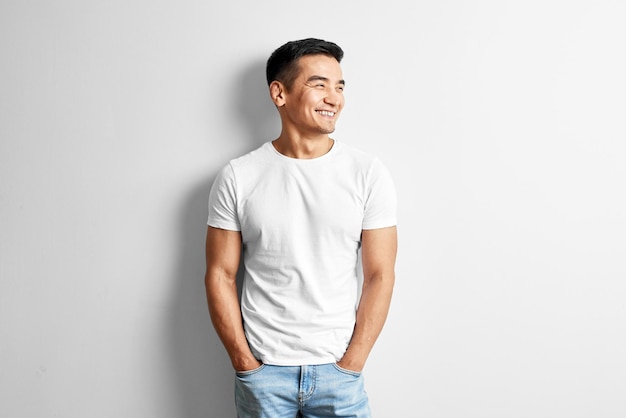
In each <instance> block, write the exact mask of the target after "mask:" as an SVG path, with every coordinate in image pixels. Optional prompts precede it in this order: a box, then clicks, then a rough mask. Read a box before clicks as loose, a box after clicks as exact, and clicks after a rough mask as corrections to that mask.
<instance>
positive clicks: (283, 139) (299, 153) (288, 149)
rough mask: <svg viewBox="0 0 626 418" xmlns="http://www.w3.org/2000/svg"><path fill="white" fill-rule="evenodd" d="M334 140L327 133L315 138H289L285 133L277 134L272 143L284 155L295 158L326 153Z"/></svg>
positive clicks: (311, 156)
mask: <svg viewBox="0 0 626 418" xmlns="http://www.w3.org/2000/svg"><path fill="white" fill-rule="evenodd" d="M334 143H335V141H334V140H333V139H332V138H330V137H329V136H328V135H323V136H321V137H317V138H310V139H304V138H290V137H287V136H285V135H282V134H281V136H279V137H278V138H277V139H275V140H274V141H272V145H274V148H275V149H276V151H278V152H279V153H281V154H283V155H284V156H286V157H290V158H297V159H312V158H317V157H321V156H322V155H324V154H327V153H328V152H329V151H330V149H331V148H332V147H333V144H334Z"/></svg>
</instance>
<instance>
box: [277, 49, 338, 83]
mask: <svg viewBox="0 0 626 418" xmlns="http://www.w3.org/2000/svg"><path fill="white" fill-rule="evenodd" d="M317 54H320V55H327V56H329V57H333V58H335V59H336V60H337V62H341V60H342V58H343V50H342V49H341V48H340V47H339V45H337V44H335V43H333V42H328V41H324V40H322V39H316V38H306V39H300V40H297V41H290V42H287V43H286V44H284V45H282V46H281V47H279V48H278V49H276V50H275V51H274V52H272V55H270V57H269V59H268V60H267V66H266V68H265V77H266V78H267V85H268V86H269V85H270V84H272V81H274V80H277V81H280V82H282V83H283V84H284V85H285V88H286V89H289V88H291V86H292V84H293V81H294V80H295V79H296V76H297V74H298V59H300V58H302V57H303V56H305V55H317Z"/></svg>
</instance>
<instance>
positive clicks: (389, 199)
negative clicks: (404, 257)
mask: <svg viewBox="0 0 626 418" xmlns="http://www.w3.org/2000/svg"><path fill="white" fill-rule="evenodd" d="M366 196H367V198H366V200H365V216H364V217H363V229H378V228H387V227H391V226H395V225H396V223H397V219H396V205H397V196H396V188H395V184H394V182H393V179H392V177H391V174H390V173H389V171H388V170H387V168H386V167H385V166H384V165H383V163H382V162H380V160H378V159H375V160H374V161H373V163H372V166H371V167H370V170H369V173H368V176H367V194H366Z"/></svg>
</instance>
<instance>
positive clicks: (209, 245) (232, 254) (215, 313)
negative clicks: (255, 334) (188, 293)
mask: <svg viewBox="0 0 626 418" xmlns="http://www.w3.org/2000/svg"><path fill="white" fill-rule="evenodd" d="M240 257H241V233H240V232H238V231H227V230H224V229H218V228H213V227H208V230H207V238H206V264H207V270H206V276H205V278H204V282H205V285H206V295H207V301H208V304H209V313H210V315H211V321H212V322H213V326H214V327H215V331H216V332H217V335H218V336H219V337H220V339H221V340H222V343H223V344H224V347H225V348H226V351H227V352H228V355H229V356H230V361H231V362H232V364H233V367H234V368H235V370H237V371H245V370H252V369H254V368H256V367H259V366H260V365H261V364H260V363H259V361H258V360H257V359H256V358H254V355H253V354H252V351H250V347H249V346H248V341H247V340H246V336H245V334H244V331H243V323H242V319H241V308H240V306H239V299H238V297H237V269H238V268H239V259H240Z"/></svg>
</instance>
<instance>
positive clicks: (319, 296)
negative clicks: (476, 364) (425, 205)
mask: <svg viewBox="0 0 626 418" xmlns="http://www.w3.org/2000/svg"><path fill="white" fill-rule="evenodd" d="M342 58H343V51H342V49H341V48H340V47H339V46H337V45H336V44H334V43H332V42H327V41H324V40H320V39H312V38H309V39H302V40H298V41H291V42H287V43H286V44H284V45H283V46H281V47H280V48H278V49H277V50H275V51H274V52H273V53H272V55H271V56H270V58H269V59H268V62H267V69H266V76H267V83H268V86H269V94H270V97H271V99H272V101H273V102H274V104H275V106H276V108H277V110H278V114H279V116H280V119H281V123H282V130H281V133H280V136H279V137H278V138H277V139H275V140H273V141H268V142H266V143H265V144H263V145H262V146H261V147H260V148H258V149H256V150H255V151H252V152H250V153H248V154H246V155H244V156H242V157H239V158H237V159H234V160H232V161H230V162H229V164H227V165H226V166H225V167H224V168H223V169H222V170H221V171H220V173H219V175H218V176H217V178H216V180H215V182H214V184H213V187H212V188H211V193H210V196H209V217H208V231H207V241H206V255H207V271H206V278H205V282H206V289H207V298H208V304H209V312H210V315H211V320H212V322H213V325H214V327H215V330H216V332H217V334H218V335H219V337H220V339H221V340H222V343H223V344H224V347H225V348H226V351H227V352H228V355H229V356H230V360H231V362H232V365H233V368H234V369H235V375H236V376H235V403H236V406H237V413H238V416H239V417H240V418H252V417H254V418H261V417H270V418H283V417H284V418H293V417H296V416H301V417H309V418H315V417H369V416H370V408H369V404H368V398H367V394H366V392H365V388H364V381H363V375H362V370H363V367H364V366H365V362H366V360H367V357H368V355H369V353H370V351H371V349H372V347H373V345H374V343H375V341H376V339H377V338H378V335H379V334H380V331H381V330H382V327H383V324H384V322H385V319H386V317H387V312H388V310H389V304H390V301H391V295H392V290H393V284H394V280H395V272H394V270H395V259H396V248H397V236H396V196H395V189H394V184H393V181H392V179H391V177H390V175H389V173H388V171H387V169H386V168H385V167H384V166H383V164H382V163H381V162H380V161H379V159H377V158H376V157H373V156H370V155H368V154H366V153H364V152H362V151H359V150H357V149H355V148H353V147H351V146H348V145H347V144H344V143H342V142H340V141H337V140H335V139H333V138H331V137H330V136H329V135H330V134H332V133H333V132H334V131H335V124H336V122H337V119H338V118H339V115H340V114H341V110H342V109H343V105H344V86H345V81H344V79H343V74H342V70H341V66H340V62H341V59H342ZM359 255H360V257H359ZM240 257H243V266H244V272H243V274H244V281H243V289H242V295H241V303H240V302H239V299H238V295H237V285H236V275H237V270H238V267H239V261H240ZM359 263H360V265H359ZM359 271H362V280H360V277H359ZM359 283H361V286H362V287H361V288H359Z"/></svg>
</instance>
